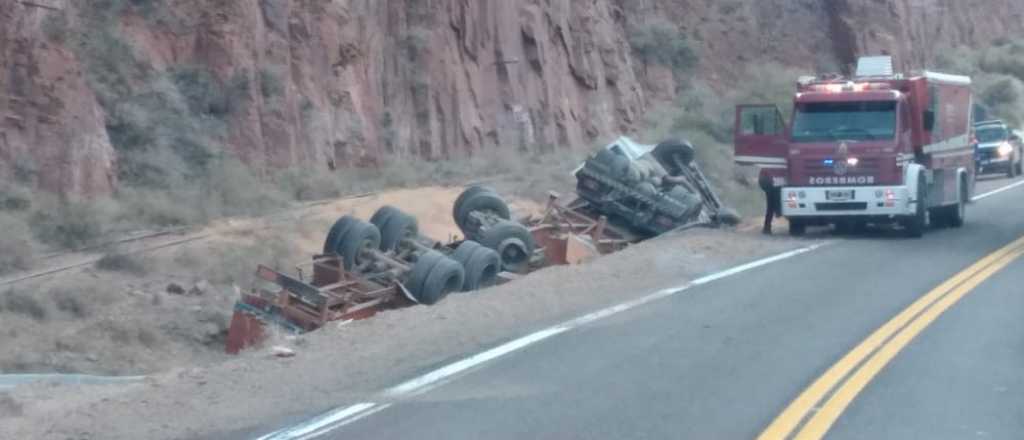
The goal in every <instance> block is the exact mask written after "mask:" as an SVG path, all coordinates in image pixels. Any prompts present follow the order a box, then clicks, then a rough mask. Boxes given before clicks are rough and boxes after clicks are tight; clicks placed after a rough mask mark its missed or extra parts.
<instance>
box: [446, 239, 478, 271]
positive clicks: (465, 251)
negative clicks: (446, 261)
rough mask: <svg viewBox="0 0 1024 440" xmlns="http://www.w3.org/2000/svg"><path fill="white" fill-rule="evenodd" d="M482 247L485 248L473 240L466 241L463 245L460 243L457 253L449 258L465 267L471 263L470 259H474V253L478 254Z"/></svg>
mask: <svg viewBox="0 0 1024 440" xmlns="http://www.w3.org/2000/svg"><path fill="white" fill-rule="evenodd" d="M482 247H483V246H482V245H481V244H480V243H477V242H475V241H473V240H465V241H463V242H462V243H459V245H458V246H457V247H456V248H455V251H454V252H452V254H451V255H449V258H451V259H453V260H455V261H457V262H458V263H459V264H461V265H463V266H465V265H466V263H467V262H468V261H469V257H472V256H473V253H474V252H476V250H477V249H480V248H482Z"/></svg>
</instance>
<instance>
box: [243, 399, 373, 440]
mask: <svg viewBox="0 0 1024 440" xmlns="http://www.w3.org/2000/svg"><path fill="white" fill-rule="evenodd" d="M374 406H377V404H376V403H372V402H362V403H357V404H355V405H350V406H346V407H344V408H339V409H336V410H331V411H328V412H327V413H324V414H322V415H320V416H318V417H316V418H314V419H313V420H310V421H308V422H306V423H303V424H301V425H296V426H293V427H291V428H289V429H284V430H280V431H276V432H272V433H270V434H267V435H265V436H263V437H260V438H259V439H258V440H274V439H293V438H299V437H301V436H304V435H306V434H310V433H312V432H313V431H316V430H318V429H321V428H324V427H327V426H330V425H332V424H335V423H338V422H341V421H343V420H345V419H346V418H348V417H352V416H355V415H358V414H359V413H361V412H363V411H366V410H368V409H371V408H373V407H374Z"/></svg>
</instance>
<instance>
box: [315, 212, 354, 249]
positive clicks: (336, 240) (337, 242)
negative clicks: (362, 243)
mask: <svg viewBox="0 0 1024 440" xmlns="http://www.w3.org/2000/svg"><path fill="white" fill-rule="evenodd" d="M358 221H359V219H357V218H355V217H352V216H350V215H346V216H343V217H341V218H339V219H338V220H337V221H335V222H334V225H333V226H331V229H330V230H328V231H327V238H326V239H325V240H324V249H323V253H324V254H336V253H338V248H339V247H340V246H341V239H343V238H345V233H347V232H348V230H349V228H351V227H352V225H353V224H355V223H356V222H358Z"/></svg>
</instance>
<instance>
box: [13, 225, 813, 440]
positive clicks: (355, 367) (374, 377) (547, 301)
mask: <svg viewBox="0 0 1024 440" xmlns="http://www.w3.org/2000/svg"><path fill="white" fill-rule="evenodd" d="M750 229H751V228H749V227H747V228H741V229H739V230H733V231H726V230H711V229H697V230H691V231H687V232H684V233H680V234H673V235H669V236H663V237H660V238H657V239H654V240H650V241H648V242H645V243H642V244H640V245H636V246H632V247H630V248H628V249H626V250H624V251H622V252H619V253H616V254H613V255H609V256H606V257H603V258H600V259H597V260H595V261H593V262H591V263H589V264H585V265H579V266H561V267H551V268H546V269H543V270H540V271H538V272H535V273H533V274H531V275H530V276H529V277H526V278H524V279H521V280H518V281H516V282H513V283H509V284H505V285H502V286H497V287H494V288H491V289H488V290H484V291H481V292H478V293H474V294H463V295H455V296H452V297H449V298H448V299H447V300H445V301H444V302H442V303H441V304H438V305H436V306H433V307H410V308H405V309H400V310H393V311H389V312H385V313H382V314H379V315H378V316H376V317H374V318H372V319H369V320H365V321H358V322H354V323H350V324H347V325H344V326H340V327H339V326H336V325H332V326H328V327H325V328H323V329H321V330H319V331H317V332H314V333H311V334H308V335H304V336H301V337H299V338H294V339H287V338H283V337H276V338H275V340H274V341H272V343H268V344H267V346H268V347H269V345H272V344H285V345H288V346H290V347H291V348H294V349H295V350H296V352H297V355H296V356H295V357H293V358H276V357H273V356H272V355H271V354H270V352H269V349H268V348H264V349H261V350H253V351H249V352H246V353H243V354H242V355H241V356H239V357H235V358H228V359H227V360H226V361H224V362H222V363H216V364H213V365H209V366H206V367H182V368H177V369H171V370H167V371H164V372H162V373H159V374H155V375H151V376H150V377H149V378H147V379H146V380H145V381H144V382H142V383H139V384H134V385H123V386H86V385H76V386H69V385H55V384H46V383H38V384H33V385H29V386H21V387H18V388H15V389H14V390H12V391H11V392H10V394H9V399H10V400H11V401H12V402H14V404H15V405H16V406H17V409H18V410H17V411H16V412H14V411H10V412H11V414H7V415H6V417H5V415H4V414H0V418H4V423H2V424H0V437H2V438H76V439H138V438H148V439H181V438H211V439H212V438H227V437H234V436H243V435H249V434H260V433H262V432H263V431H270V430H273V429H274V428H276V427H279V426H281V425H282V424H286V423H288V422H289V421H294V420H299V419H302V418H304V417H308V416H310V415H313V414H316V413H318V412H321V411H324V410H327V409H330V408H333V407H336V406H338V405H344V404H346V403H351V402H357V401H359V400H362V399H365V398H367V397H368V396H371V395H374V394H375V393H376V392H377V391H379V390H380V389H383V388H385V387H387V386H389V385H392V384H394V383H396V382H398V381H400V380H402V379H404V378H409V377H413V376H415V375H417V374H418V373H421V372H423V371H425V370H429V369H430V368H432V367H435V366H438V365H442V364H445V363H447V362H450V361H453V360H456V359H458V358H461V357H463V356H465V355H467V354H471V353H473V352H476V351H479V350H480V349H482V348H486V347H490V346H494V345H496V344H498V343H501V342H502V341H505V340H509V339H511V338H515V337H517V336H520V335H522V334H525V333H528V332H530V331H532V330H536V329H539V328H543V327H545V326H548V325H551V324H554V323H557V322H559V321H562V320H564V319H567V318H570V317H573V316H577V315H579V314H582V313H586V312H588V311H592V310H595V309H598V308H601V307H605V306H608V305H611V304H615V303H619V302H622V301H626V300H629V299H632V298H636V297H639V296H642V295H644V294H646V293H649V292H651V291H653V290H657V289H661V288H665V287H669V286H676V285H679V284H682V283H684V282H685V281H687V280H689V279H693V278H695V277H697V276H700V275H701V274H707V273H711V272H714V271H717V270H721V269H724V268H727V267H730V266H733V265H736V264H740V263H743V262H746V261H751V260H754V259H757V258H758V257H763V256H766V255H770V254H775V253H779V252H782V251H785V250H789V249H794V248H797V247H800V246H803V245H806V244H808V243H809V242H810V241H809V240H793V239H790V238H783V237H762V236H759V235H756V234H754V233H752V232H750V231H749V230H750ZM655 307H656V305H655Z"/></svg>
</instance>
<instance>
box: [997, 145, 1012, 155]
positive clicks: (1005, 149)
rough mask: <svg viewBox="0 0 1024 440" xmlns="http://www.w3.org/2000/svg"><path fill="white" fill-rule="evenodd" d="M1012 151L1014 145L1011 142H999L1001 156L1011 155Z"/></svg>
mask: <svg viewBox="0 0 1024 440" xmlns="http://www.w3.org/2000/svg"><path fill="white" fill-rule="evenodd" d="M1010 153H1013V145H1010V143H1009V142H1003V143H1001V144H999V155H1000V156H1009V155H1010Z"/></svg>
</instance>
